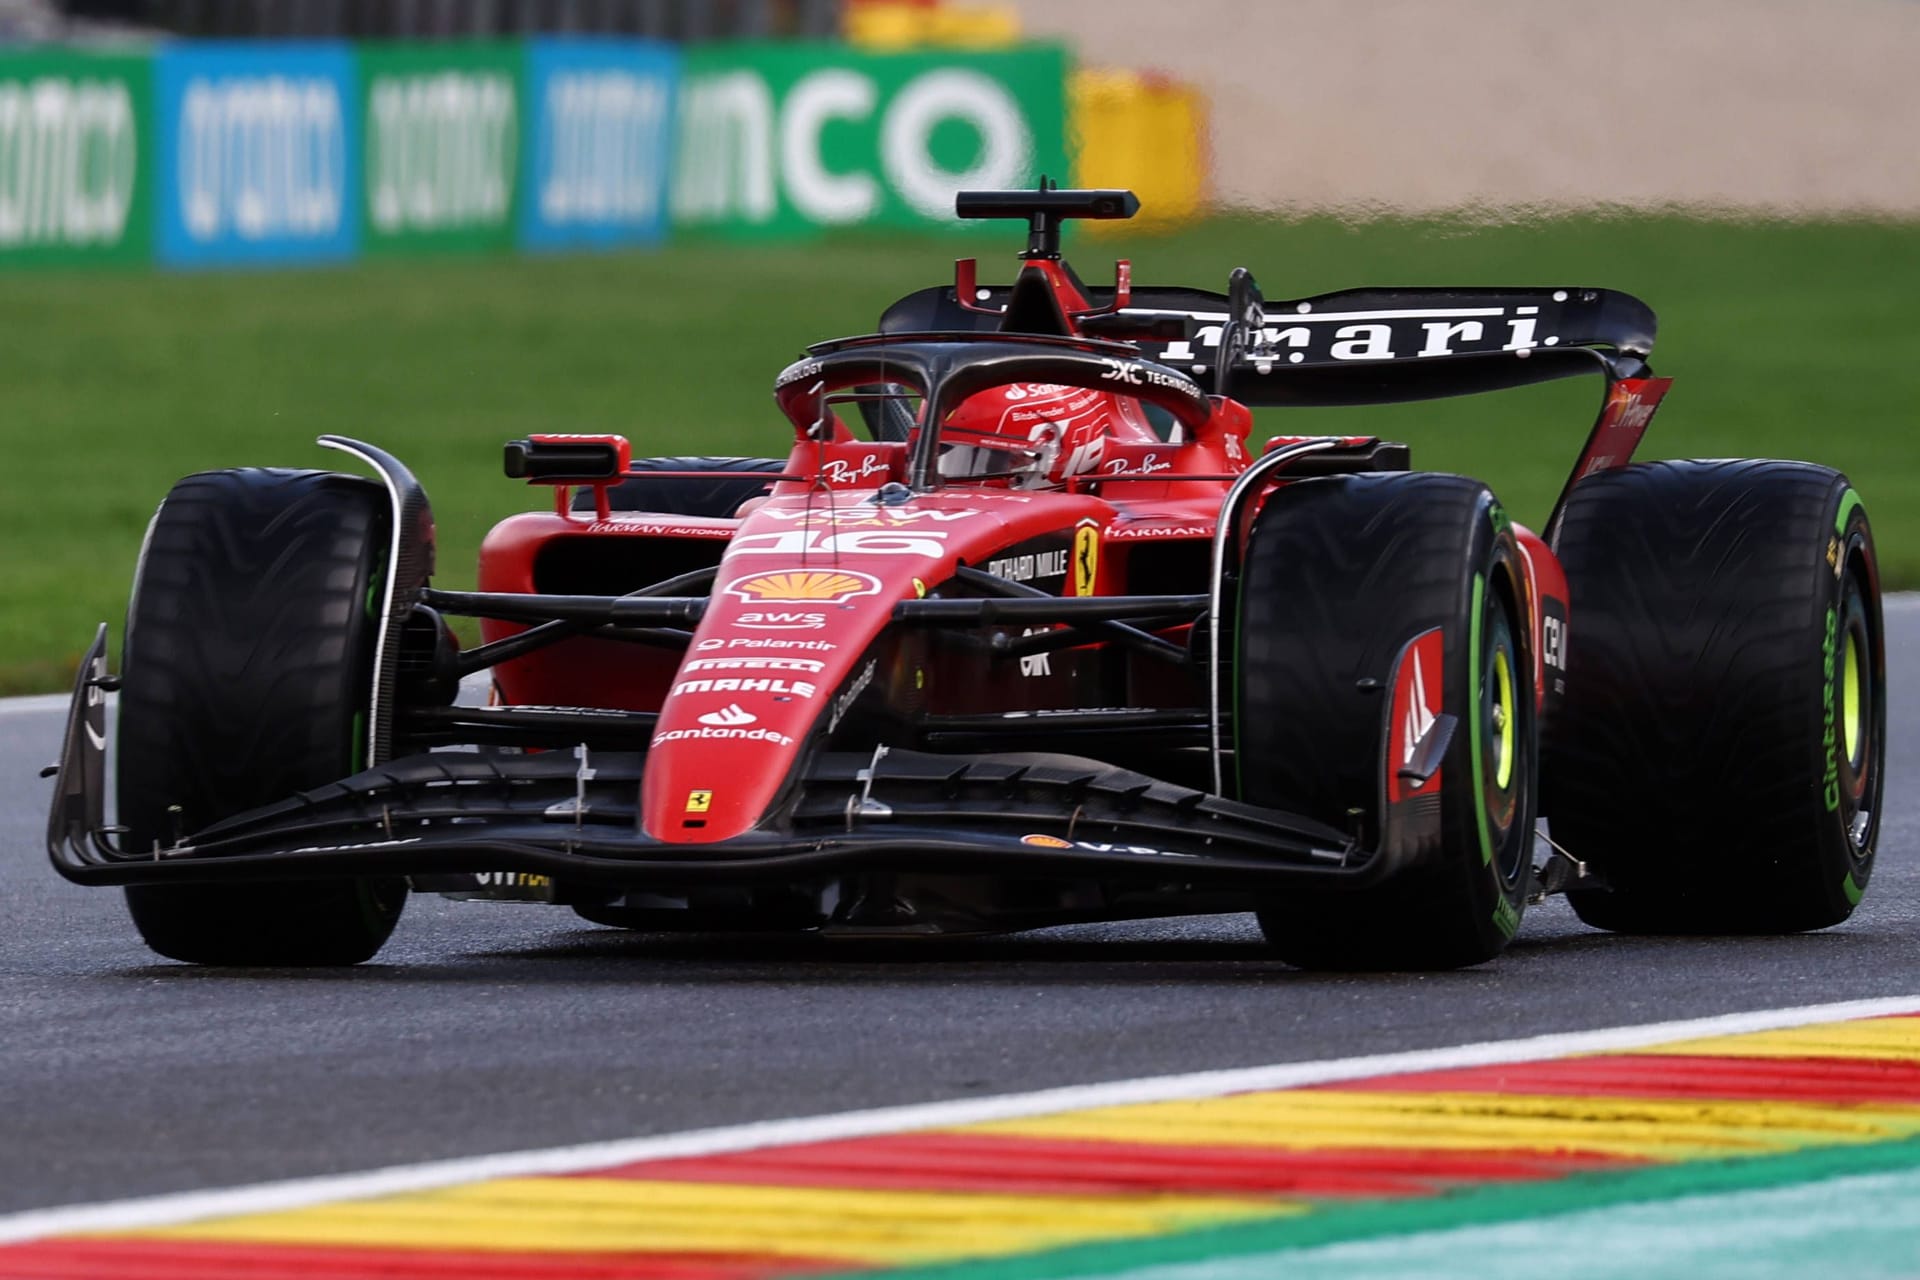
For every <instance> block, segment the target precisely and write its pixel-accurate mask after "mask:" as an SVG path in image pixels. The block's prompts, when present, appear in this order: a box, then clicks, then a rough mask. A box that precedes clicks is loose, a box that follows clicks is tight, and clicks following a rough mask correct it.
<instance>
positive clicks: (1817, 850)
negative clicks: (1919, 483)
mask: <svg viewBox="0 0 1920 1280" xmlns="http://www.w3.org/2000/svg"><path fill="white" fill-rule="evenodd" d="M1559 553H1560V557H1561V562H1562V563H1563V565H1564V566H1565V568H1566V571H1567V580H1568V586H1569V592H1570V594H1571V597H1572V598H1571V600H1570V612H1571V613H1572V630H1571V632H1570V635H1569V642H1568V662H1569V666H1568V671H1567V698H1566V702H1565V704H1564V706H1563V709H1562V712H1561V714H1560V715H1559V716H1558V717H1557V718H1556V720H1555V723H1554V732H1553V738H1552V742H1551V744H1550V754H1549V765H1548V775H1547V776H1548V778H1549V780H1550V785H1551V792H1550V794H1549V796H1548V801H1549V804H1548V810H1547V816H1548V820H1549V823H1550V827H1551V830H1552V832H1553V837H1554V839H1555V841H1556V842H1558V843H1559V844H1560V845H1562V846H1563V847H1564V848H1566V849H1567V851H1568V852H1569V853H1571V854H1572V855H1573V856H1574V857H1576V858H1579V859H1581V860H1582V861H1584V862H1586V863H1588V864H1589V866H1590V867H1591V869H1592V870H1593V871H1595V872H1596V873H1597V874H1598V877H1599V878H1600V879H1601V880H1602V881H1603V882H1604V883H1605V885H1606V886H1607V887H1606V888H1604V889H1600V888H1591V889H1577V890H1575V891H1573V892H1571V893H1570V894H1569V895H1568V896H1569V898H1570V899H1571V901H1572V904H1573V908H1574V910H1575V911H1576V912H1578V913H1579V915H1580V918H1581V919H1582V920H1585V921H1586V922H1587V923H1588V924H1592V925H1596V926H1598V927H1600V928H1603V929H1611V930H1615V931H1617V932H1624V933H1704V934H1720V933H1735V934H1738V933H1783V932H1797V931H1800V930H1805V929H1819V928H1823V927H1825V926H1827V925H1832V924H1837V923H1839V922H1840V921H1842V920H1844V919H1846V918H1847V916H1848V915H1850V914H1851V913H1852V911H1853V908H1854V906H1855V905H1856V904H1857V903H1858V902H1859V901H1860V897H1861V895H1862V893H1864V892H1865V890H1866V886H1867V878H1868V877H1869V876H1870V875H1871V874H1872V871H1873V851H1874V842H1875V838H1876V836H1877V834H1878V830H1879V820H1880V797H1881V791H1882V787H1883V785H1884V776H1885V771H1884V760H1885V755H1886V652H1885V648H1884V639H1883V635H1882V631H1881V619H1880V585H1879V583H1880V579H1879V567H1878V562H1877V561H1876V559H1875V556H1874V549H1873V531H1872V529H1871V527H1870V526H1869V525H1868V523H1867V513H1866V509H1865V508H1864V507H1863V506H1862V505H1861V503H1860V499H1859V497H1858V495H1857V494H1855V492H1854V490H1853V488H1852V486H1851V485H1850V484H1849V483H1848V482H1847V478H1846V477H1845V476H1843V475H1841V474H1840V473H1839V472H1836V471H1832V470H1829V469H1828V468H1826V467H1818V466H1813V465H1811V464H1808V463H1802V462H1773V461H1733V462H1726V461H1720V462H1656V463H1642V464H1636V465H1634V466H1629V467H1623V468H1621V469H1619V470H1615V471H1608V472H1602V473H1600V474H1598V475H1595V476H1591V477H1589V478H1587V479H1585V480H1583V481H1581V482H1580V484H1579V486H1578V487H1576V488H1575V489H1574V491H1573V494H1572V496H1571V497H1570V498H1569V500H1568V502H1567V507H1566V514H1565V516H1564V518H1563V521H1562V523H1561V527H1560V534H1559Z"/></svg>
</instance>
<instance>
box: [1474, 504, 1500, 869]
mask: <svg viewBox="0 0 1920 1280" xmlns="http://www.w3.org/2000/svg"><path fill="white" fill-rule="evenodd" d="M1495 509H1496V510H1498V508H1495ZM1486 598H1487V579H1486V575H1484V574H1481V573H1475V574H1474V575H1473V606H1472V609H1473V611H1472V612H1471V613H1470V614H1468V615H1467V653H1468V654H1469V655H1470V656H1469V662H1468V672H1469V676H1468V688H1467V695H1468V697H1467V708H1468V710H1467V719H1468V720H1469V721H1470V722H1471V723H1472V730H1471V743H1472V746H1473V821H1474V824H1475V825H1476V826H1477V827H1478V828H1479V831H1480V865H1482V866H1492V865H1493V833H1492V831H1491V830H1489V829H1488V827H1487V798H1486V796H1485V794H1484V792H1485V790H1486V779H1485V778H1484V777H1483V776H1482V770H1483V769H1485V767H1486V755H1485V752H1486V741H1487V731H1486V729H1485V727H1484V726H1482V725H1481V723H1480V721H1481V715H1480V610H1481V606H1482V605H1484V604H1485V603H1486ZM1503 901H1504V899H1503Z"/></svg>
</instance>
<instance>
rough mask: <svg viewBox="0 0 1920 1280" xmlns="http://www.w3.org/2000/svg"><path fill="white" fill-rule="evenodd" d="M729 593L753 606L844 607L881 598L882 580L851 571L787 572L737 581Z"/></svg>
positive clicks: (736, 579) (812, 570)
mask: <svg viewBox="0 0 1920 1280" xmlns="http://www.w3.org/2000/svg"><path fill="white" fill-rule="evenodd" d="M726 589H727V592H728V593H729V594H730V595H735V596H738V597H739V598H740V599H742V600H745V601H747V602H749V603H751V604H844V603H845V602H847V601H848V600H851V599H853V598H854V597H855V596H873V595H879V594H880V579H878V578H876V577H874V576H873V575H872V574H870V573H855V572H854V571H853V570H851V569H788V570H784V571H781V572H777V573H755V574H750V575H748V576H747V577H744V578H735V579H734V580H733V581H732V582H729V583H728V584H727V588H726Z"/></svg>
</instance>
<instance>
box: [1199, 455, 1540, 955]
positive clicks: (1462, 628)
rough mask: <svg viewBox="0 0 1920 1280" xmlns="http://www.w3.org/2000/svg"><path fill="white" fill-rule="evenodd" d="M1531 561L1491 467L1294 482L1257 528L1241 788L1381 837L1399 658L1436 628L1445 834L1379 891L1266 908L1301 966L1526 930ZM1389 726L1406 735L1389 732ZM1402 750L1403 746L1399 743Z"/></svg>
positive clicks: (1240, 664) (1245, 611)
mask: <svg viewBox="0 0 1920 1280" xmlns="http://www.w3.org/2000/svg"><path fill="white" fill-rule="evenodd" d="M1525 581H1526V579H1525V576H1524V571H1523V569H1522V567H1521V558H1520V551H1519V547H1518V544H1517V543H1516V541H1515V538H1514V534H1513V528H1512V524H1511V522H1510V521H1509V520H1508V519H1507V517H1506V515H1505V514H1504V513H1503V512H1502V511H1501V509H1500V506H1499V504H1498V502H1497V501H1495V499H1494V496H1493V494H1492V493H1491V492H1489V491H1488V490H1487V488H1486V486H1484V485H1482V484H1480V483H1479V482H1478V481H1474V480H1469V479H1466V478H1464V477H1461V476H1449V475H1437V474H1432V473H1425V472H1415V473H1400V474H1391V475H1380V476H1373V475H1366V476H1339V477H1328V478H1324V479H1313V480H1303V481H1298V482H1296V483H1294V484H1291V485H1289V486H1287V487H1286V488H1285V489H1283V490H1280V491H1279V492H1277V493H1275V494H1274V496H1273V497H1272V498H1271V499H1269V501H1268V503H1267V506H1266V508H1265V510H1263V511H1262V512H1261V514H1260V517H1259V519H1258V521H1257V522H1256V523H1255V525H1254V528H1253V530H1252V532H1251V533H1250V535H1249V537H1248V540H1247V550H1246V556H1245V560H1244V565H1243V572H1242V577H1241V589H1240V603H1239V614H1238V625H1237V635H1238V640H1237V649H1238V653H1237V655H1236V657H1235V670H1236V672H1237V677H1236V680H1237V684H1238V690H1239V699H1238V705H1237V707H1236V708H1235V712H1234V725H1235V730H1234V742H1235V758H1236V763H1237V766H1238V770H1239V775H1240V795H1241V797H1242V798H1243V799H1246V800H1249V801H1252V802H1254V803H1256V804H1262V805H1270V806H1273V807H1275V808H1281V809H1287V810H1290V811H1292V812H1296V813H1300V814H1304V815H1306V816H1308V817H1313V818H1317V819H1319V820H1321V821H1323V822H1326V823H1329V824H1331V825H1333V826H1336V827H1340V828H1342V829H1345V830H1355V829H1356V828H1357V829H1358V831H1359V833H1360V834H1361V836H1362V837H1363V839H1366V840H1368V841H1369V842H1377V841H1378V839H1379V833H1380V830H1381V824H1382V821H1383V815H1382V813H1381V812H1380V810H1381V804H1382V802H1381V796H1382V789H1383V788H1382V782H1383V780H1382V776H1381V774H1382V768H1383V757H1384V756H1385V753H1386V752H1387V751H1388V750H1394V748H1395V746H1396V744H1397V735H1398V734H1399V733H1400V732H1401V730H1402V728H1403V726H1398V725H1390V724H1386V723H1385V720H1386V718H1387V717H1386V711H1385V705H1384V704H1383V701H1382V700H1383V698H1391V697H1392V696H1393V692H1392V690H1393V675H1394V671H1395V666H1396V662H1397V661H1398V660H1399V659H1400V657H1401V654H1402V652H1403V650H1405V648H1406V646H1407V645H1408V643H1409V642H1410V641H1412V640H1414V639H1415V638H1416V637H1418V636H1421V635H1423V634H1426V633H1428V632H1431V631H1432V630H1433V629H1434V628H1439V629H1440V632H1441V647H1442V648H1441V651H1442V653H1443V658H1442V661H1441V664H1440V665H1441V668H1442V669H1441V670H1440V671H1437V672H1431V673H1425V674H1424V676H1423V678H1424V679H1426V680H1438V681H1439V683H1440V685H1441V690H1442V697H1441V706H1442V710H1443V712H1444V713H1451V714H1453V715H1454V716H1455V717H1456V719H1457V727H1456V729H1455V732H1454V733H1453V737H1452V739H1451V741H1450V743H1449V744H1448V746H1447V749H1446V752H1445V754H1444V756H1442V757H1441V766H1440V770H1439V775H1438V778H1439V780H1438V782H1437V784H1435V785H1437V787H1438V790H1439V807H1440V815H1439V817H1440V840H1439V848H1438V850H1437V852H1436V853H1435V854H1434V855H1433V856H1429V857H1426V858H1425V859H1423V860H1422V861H1421V862H1419V863H1418V864H1416V865H1414V866H1411V867H1409V868H1407V869H1406V870H1405V871H1403V872H1401V873H1400V874H1398V875H1397V876H1396V877H1394V878H1393V879H1391V880H1389V881H1387V882H1386V883H1384V884H1382V885H1380V886H1378V887H1377V888H1374V889H1369V890H1356V891H1350V892H1339V893H1324V894H1305V893H1295V894H1289V895H1287V896H1286V897H1284V898H1278V899H1275V900H1274V901H1273V902H1271V903H1270V904H1268V905H1267V906H1266V907H1265V908H1264V909H1263V910H1262V911H1261V912H1260V913H1259V916H1260V925H1261V928H1262V930H1263V931H1264V932H1265V934H1266V936H1267V938H1268V940H1269V941H1270V942H1271V943H1272V945H1273V946H1274V948H1275V949H1276V950H1277V951H1278V952H1279V953H1280V955H1281V956H1282V957H1283V958H1284V959H1286V960H1287V961H1288V962H1289V963H1292V964H1295V965H1299V966H1301V967H1304V968H1313V969H1343V970H1353V969H1450V968H1456V967H1459V966H1462V965H1470V964H1478V963H1481V962H1482V961H1485V960H1490V959H1492V958H1493V957H1494V956H1496V955H1498V954H1499V953H1500V952H1501V951H1502V950H1504V949H1505V948H1506V945H1507V943H1508V942H1509V941H1510V940H1511V939H1512V937H1513V934H1514V931H1515V930H1516V929H1517V928H1518V927H1519V923H1520V916H1521V912H1522V911H1523V910H1524V909H1525V906H1526V895H1527V890H1528V887H1529V883H1530V877H1531V873H1532V846H1533V825H1534V810H1535V793H1536V770H1537V766H1536V760H1537V748H1536V742H1537V730H1536V727H1535V725H1536V716H1535V710H1536V707H1535V701H1534V688H1533V680H1532V674H1531V673H1532V671H1533V662H1532V645H1531V643H1530V642H1529V637H1530V635H1531V632H1530V630H1529V628H1528V627H1527V625H1526V621H1525V619H1526V613H1525V611H1524V609H1523V608H1522V606H1521V601H1522V600H1524V599H1525V594H1524V593H1525V586H1524V584H1525ZM1383 733H1385V734H1387V735H1389V736H1390V739H1391V740H1390V741H1389V742H1384V743H1383V740H1382V735H1383ZM1391 759H1392V761H1393V763H1394V764H1395V765H1396V766H1397V765H1398V764H1400V763H1401V762H1402V757H1401V753H1399V752H1398V751H1397V750H1396V751H1395V754H1393V755H1392V757H1391Z"/></svg>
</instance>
